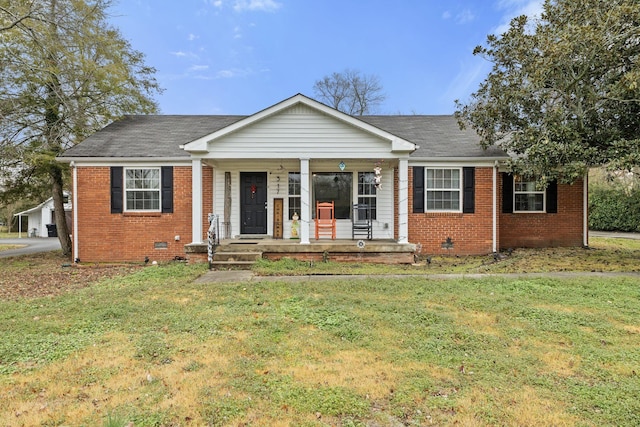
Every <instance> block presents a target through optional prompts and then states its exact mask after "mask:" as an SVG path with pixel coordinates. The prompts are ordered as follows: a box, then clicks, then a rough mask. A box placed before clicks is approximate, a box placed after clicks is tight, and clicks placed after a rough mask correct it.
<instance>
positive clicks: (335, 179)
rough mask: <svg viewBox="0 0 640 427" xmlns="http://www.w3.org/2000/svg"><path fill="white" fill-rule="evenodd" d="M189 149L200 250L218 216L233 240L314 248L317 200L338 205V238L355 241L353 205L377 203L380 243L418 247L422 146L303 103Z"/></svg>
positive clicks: (286, 104)
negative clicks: (416, 186)
mask: <svg viewBox="0 0 640 427" xmlns="http://www.w3.org/2000/svg"><path fill="white" fill-rule="evenodd" d="M183 148H184V150H185V151H187V152H189V153H190V155H191V159H192V201H193V204H192V214H193V216H192V227H193V230H192V231H193V233H192V239H193V240H192V243H193V244H197V243H199V242H201V241H202V238H203V237H204V228H205V227H206V226H207V223H206V218H204V215H205V214H206V212H207V211H208V210H209V209H211V210H209V212H213V213H215V214H217V215H219V217H220V224H221V236H222V237H223V238H246V237H250V236H259V237H263V238H273V239H282V240H291V242H290V243H291V244H294V245H298V246H305V245H311V243H312V240H314V237H316V236H315V230H316V227H317V226H318V223H317V222H316V217H317V215H316V203H317V202H332V203H334V205H335V212H334V213H335V220H336V221H335V233H333V236H334V238H335V239H346V238H351V237H352V228H353V227H352V219H353V213H352V209H353V205H355V204H367V205H368V206H369V207H371V209H372V214H373V215H374V218H373V224H372V231H373V236H372V237H373V239H387V240H395V241H396V242H397V243H399V244H406V243H408V188H409V186H408V159H409V155H410V153H411V152H413V151H414V150H415V145H414V144H412V143H410V142H408V141H405V140H403V139H401V138H398V137H397V136H395V135H393V134H390V133H388V132H385V131H383V130H381V129H379V128H377V127H375V126H372V125H370V124H368V123H365V122H363V121H361V120H358V119H357V118H354V117H351V116H348V115H345V114H343V113H341V112H339V111H337V110H334V109H331V108H329V107H327V106H325V105H323V104H320V103H318V102H316V101H313V100H311V99H309V98H306V97H304V96H302V95H297V96H294V97H292V98H290V99H288V100H285V101H283V102H281V103H279V104H276V105H274V106H272V107H270V108H268V109H266V110H263V111H261V112H259V113H257V114H255V115H253V116H250V117H247V118H245V119H242V120H239V121H238V122H236V123H233V124H232V125H229V126H227V127H225V128H223V129H221V130H219V131H217V132H215V133H213V134H209V135H205V136H203V137H202V138H200V139H198V140H195V141H192V142H190V143H189V144H186V145H185V146H183ZM376 179H380V180H381V181H382V185H381V186H380V185H377V184H378V183H377V182H375V180H376ZM374 182H375V185H374ZM368 238H369V236H368ZM298 252H299V251H298ZM321 252H324V250H323V251H321Z"/></svg>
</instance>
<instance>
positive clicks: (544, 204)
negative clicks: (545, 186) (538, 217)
mask: <svg viewBox="0 0 640 427" xmlns="http://www.w3.org/2000/svg"><path fill="white" fill-rule="evenodd" d="M516 179H517V176H514V177H513V213H518V214H536V213H546V212H547V191H546V190H541V191H538V190H535V191H516ZM524 182H534V183H535V182H536V180H535V179H534V180H533V181H524ZM516 194H542V210H536V211H522V210H518V208H517V204H516Z"/></svg>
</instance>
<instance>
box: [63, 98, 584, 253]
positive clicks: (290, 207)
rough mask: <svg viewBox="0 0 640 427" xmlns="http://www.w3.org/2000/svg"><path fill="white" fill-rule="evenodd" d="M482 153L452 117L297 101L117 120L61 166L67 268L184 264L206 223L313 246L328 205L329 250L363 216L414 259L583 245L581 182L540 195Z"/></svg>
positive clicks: (499, 156)
mask: <svg viewBox="0 0 640 427" xmlns="http://www.w3.org/2000/svg"><path fill="white" fill-rule="evenodd" d="M478 140H479V139H478V137H477V136H476V135H475V134H474V133H473V132H472V131H469V130H460V129H459V127H458V124H457V122H456V119H455V118H454V117H453V116H419V115H411V116H386V115H385V116H362V117H352V116H349V115H346V114H343V113H341V112H339V111H337V110H335V109H332V108H330V107H328V106H326V105H324V104H321V103H319V102H316V101H314V100H312V99H310V98H307V97H305V96H304V95H300V94H298V95H295V96H293V97H291V98H288V99H286V100H284V101H282V102H280V103H278V104H275V105H273V106H271V107H268V108H266V109H264V110H262V111H259V112H257V113H255V114H253V115H250V116H172V115H159V116H126V117H124V118H122V119H121V120H119V121H116V122H114V123H112V124H110V125H108V126H106V127H105V128H104V129H102V130H100V131H98V132H96V133H95V134H93V135H92V136H90V137H89V138H87V139H86V140H84V141H83V142H81V143H80V144H78V145H76V146H75V147H73V148H71V149H69V150H67V151H66V152H65V153H63V154H62V155H61V156H60V157H59V158H58V160H60V161H62V162H67V163H69V164H70V166H71V168H72V177H73V192H72V193H73V206H74V212H73V216H74V221H73V227H72V241H73V250H74V258H76V259H80V260H81V261H83V262H85V261H91V262H100V261H140V260H142V259H144V257H150V258H151V259H157V260H167V259H172V258H174V257H176V256H184V255H185V247H186V246H189V245H190V244H198V243H201V242H203V241H204V240H205V239H206V231H207V227H208V222H207V221H208V220H207V216H208V213H211V212H212V213H216V214H218V215H219V216H220V218H221V227H222V230H221V235H222V236H223V237H226V238H242V237H246V236H254V237H255V236H265V237H272V238H276V239H291V238H293V237H296V238H297V239H298V240H297V242H298V244H299V245H309V244H313V243H314V242H315V240H316V239H314V237H315V223H314V217H315V206H316V202H317V201H328V200H331V201H333V202H334V204H335V217H336V237H337V239H351V238H352V222H351V217H352V215H353V210H352V208H353V205H354V204H356V203H359V204H366V205H367V206H370V207H371V212H372V218H373V221H372V234H373V239H374V240H389V241H394V242H397V243H400V244H415V245H416V246H417V247H419V248H420V249H421V252H422V253H423V254H436V255H438V254H458V255H462V254H488V253H491V252H495V251H499V250H501V249H506V248H517V247H545V246H582V245H586V244H587V243H588V242H587V228H586V227H587V226H586V224H587V222H586V181H585V182H583V181H579V182H576V183H574V184H572V185H563V184H557V185H556V184H555V183H552V184H551V185H550V186H549V187H548V188H547V189H546V191H537V190H536V187H535V182H528V181H525V180H524V179H522V178H521V177H518V176H512V175H510V174H508V173H507V172H506V171H504V170H503V167H502V164H503V162H504V161H505V160H507V159H508V155H507V154H506V153H504V152H503V151H501V150H500V149H499V148H496V147H493V148H490V149H488V150H483V149H482V148H481V147H480V146H479V145H478ZM378 183H379V184H380V185H377V184H378ZM294 215H295V216H296V217H297V218H298V220H297V221H296V222H297V226H296V224H294Z"/></svg>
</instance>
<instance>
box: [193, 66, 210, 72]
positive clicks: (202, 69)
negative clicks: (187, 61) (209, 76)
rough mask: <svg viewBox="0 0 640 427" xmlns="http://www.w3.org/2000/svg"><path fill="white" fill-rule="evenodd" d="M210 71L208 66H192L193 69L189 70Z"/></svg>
mask: <svg viewBox="0 0 640 427" xmlns="http://www.w3.org/2000/svg"><path fill="white" fill-rule="evenodd" d="M208 69H209V66H208V65H192V66H191V68H189V71H204V70H208Z"/></svg>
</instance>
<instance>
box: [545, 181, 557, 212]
mask: <svg viewBox="0 0 640 427" xmlns="http://www.w3.org/2000/svg"><path fill="white" fill-rule="evenodd" d="M547 213H558V183H557V182H556V181H551V182H550V183H549V186H547Z"/></svg>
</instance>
